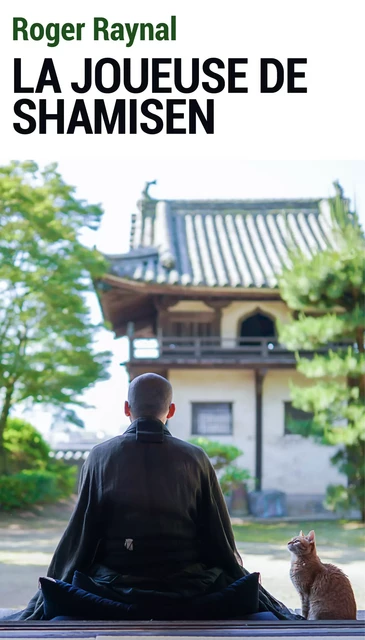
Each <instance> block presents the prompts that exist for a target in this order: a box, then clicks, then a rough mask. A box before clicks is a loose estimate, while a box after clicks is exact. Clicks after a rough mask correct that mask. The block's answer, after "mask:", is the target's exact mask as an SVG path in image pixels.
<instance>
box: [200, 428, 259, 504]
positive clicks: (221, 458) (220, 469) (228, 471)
mask: <svg viewBox="0 0 365 640" xmlns="http://www.w3.org/2000/svg"><path fill="white" fill-rule="evenodd" d="M189 442H191V443H192V444H195V445H196V446H198V447H201V448H202V449H204V451H205V453H206V454H207V456H208V457H209V458H210V459H211V462H212V464H213V466H214V468H215V470H216V471H217V474H218V478H219V483H220V486H221V489H222V491H223V493H224V494H225V495H227V494H228V493H230V492H231V491H232V489H235V488H236V487H237V486H238V485H240V484H241V483H242V482H246V481H247V480H250V479H251V475H250V474H249V472H248V471H247V470H246V469H243V468H242V467H240V466H237V465H235V464H232V463H233V462H234V461H235V460H236V459H237V458H239V457H240V456H241V455H242V453H243V452H242V451H241V449H239V448H238V447H235V446H234V445H232V444H222V443H221V442H216V441H215V440H209V438H203V437H202V436H198V437H195V438H191V439H190V440H189Z"/></svg>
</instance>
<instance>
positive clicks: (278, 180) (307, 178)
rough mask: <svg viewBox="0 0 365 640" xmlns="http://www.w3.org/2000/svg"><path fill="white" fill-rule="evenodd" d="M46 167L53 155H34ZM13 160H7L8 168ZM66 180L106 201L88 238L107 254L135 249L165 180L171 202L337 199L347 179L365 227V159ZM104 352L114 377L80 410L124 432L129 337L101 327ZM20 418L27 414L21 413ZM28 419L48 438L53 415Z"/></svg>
mask: <svg viewBox="0 0 365 640" xmlns="http://www.w3.org/2000/svg"><path fill="white" fill-rule="evenodd" d="M34 159H35V160H36V161H37V162H38V163H39V164H40V165H41V166H43V165H44V164H47V163H48V162H53V161H54V158H52V157H47V158H46V157H44V158H43V157H42V158H34ZM8 161H9V159H6V158H5V159H4V158H1V157H0V163H1V164H6V163H7V162H8ZM59 170H60V173H61V175H62V177H63V179H64V180H65V181H66V182H67V183H69V184H72V185H74V186H75V187H76V188H77V196H78V197H80V198H83V199H86V200H87V201H88V202H89V203H101V204H102V206H103V209H104V212H105V213H104V217H103V221H102V224H101V226H100V229H99V230H98V231H96V232H91V231H87V232H86V233H85V234H84V235H83V241H84V242H85V243H86V244H88V245H90V246H93V245H96V246H97V248H98V249H99V250H100V251H101V252H103V253H105V254H108V253H112V254H115V253H123V252H126V251H128V245H129V229H130V217H131V214H132V213H134V212H136V211H137V207H136V204H137V201H138V200H139V198H140V196H141V192H142V189H143V187H144V184H145V182H146V181H151V180H157V185H156V186H152V187H151V189H150V195H151V196H152V197H153V198H161V199H162V198H167V199H169V198H170V199H175V198H176V199H184V198H186V199H192V198H194V199H249V198H257V199H261V198H307V197H308V198H321V197H322V198H325V197H328V196H330V195H333V188H332V183H333V182H334V180H339V181H340V183H341V185H342V187H343V188H344V191H345V195H346V196H347V197H349V198H350V199H351V204H352V206H354V204H355V205H356V209H357V212H358V214H359V216H360V219H361V220H362V223H363V224H364V226H365V162H361V161H353V162H352V161H316V160H313V161H275V162H274V161H262V162H261V161H252V162H250V161H240V160H239V159H238V158H237V157H226V158H224V157H219V156H216V157H211V158H207V157H195V158H190V159H186V158H180V159H179V158H176V157H171V158H167V159H162V158H159V157H156V158H155V159H151V158H136V157H132V158H129V157H123V151H121V154H120V157H117V158H116V157H110V158H109V159H106V158H105V157H104V158H102V159H98V158H95V157H73V158H72V157H65V158H64V157H63V158H61V159H60V160H59ZM89 300H90V307H91V313H92V318H93V320H94V321H95V322H98V321H100V320H101V319H102V318H101V313H100V307H99V304H98V302H97V299H96V296H94V295H93V294H91V295H90V296H89ZM96 348H98V349H100V350H105V349H109V350H110V351H112V353H113V360H112V364H111V367H110V379H109V380H108V381H105V382H100V383H97V384H96V385H95V387H94V388H93V389H91V390H89V391H88V392H86V393H85V394H84V400H85V401H86V402H88V403H90V404H92V405H93V408H90V409H85V410H79V411H78V415H80V417H81V418H82V419H83V420H84V422H85V428H86V429H87V430H88V431H89V430H91V431H96V432H103V433H106V434H108V435H116V434H118V433H119V432H120V431H121V430H123V429H124V427H125V426H126V425H127V418H125V416H124V415H123V403H124V400H125V398H126V395H127V388H128V378H127V374H126V371H125V369H124V368H123V367H122V366H120V363H121V362H123V361H125V360H126V359H127V357H128V350H127V343H126V340H125V339H123V338H121V339H118V340H115V339H114V337H113V334H112V332H110V331H107V330H104V329H103V330H101V331H100V333H99V335H98V339H97V343H96ZM16 414H17V415H20V414H21V412H20V411H19V410H17V412H16ZM24 417H25V418H26V419H27V420H29V421H30V422H32V423H33V424H34V425H35V426H37V427H38V428H39V429H40V430H41V431H42V432H44V433H46V432H47V431H48V430H49V428H50V425H51V423H52V413H51V411H45V410H43V409H37V410H32V411H29V412H27V413H26V414H24Z"/></svg>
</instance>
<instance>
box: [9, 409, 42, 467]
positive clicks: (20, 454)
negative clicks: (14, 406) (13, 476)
mask: <svg viewBox="0 0 365 640" xmlns="http://www.w3.org/2000/svg"><path fill="white" fill-rule="evenodd" d="M4 448H5V451H6V452H7V466H8V468H9V470H10V471H11V472H13V473H17V472H18V471H21V470H22V469H40V470H41V469H46V468H47V466H48V464H49V459H50V458H49V454H50V451H51V448H50V446H49V445H48V444H47V443H46V441H45V440H44V438H43V437H42V435H41V434H40V433H39V431H37V429H35V427H33V425H31V424H30V423H29V422H26V421H25V420H22V419H21V418H8V420H7V422H6V427H5V430H4Z"/></svg>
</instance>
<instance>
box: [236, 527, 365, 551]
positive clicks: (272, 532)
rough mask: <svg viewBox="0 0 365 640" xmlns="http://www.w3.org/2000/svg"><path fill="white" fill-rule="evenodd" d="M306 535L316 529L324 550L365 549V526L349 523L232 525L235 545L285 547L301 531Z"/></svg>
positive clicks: (318, 539)
mask: <svg viewBox="0 0 365 640" xmlns="http://www.w3.org/2000/svg"><path fill="white" fill-rule="evenodd" d="M301 529H302V530H303V533H304V534H307V533H308V532H309V531H310V530H311V529H314V530H315V533H316V538H317V541H318V543H319V544H320V545H321V547H323V546H324V545H328V546H331V547H359V548H362V549H363V550H365V524H364V523H362V522H357V521H354V522H352V521H347V520H322V521H319V522H311V521H306V520H303V521H302V522H300V523H299V522H288V521H285V522H272V521H271V522H262V521H260V522H252V521H248V522H243V523H242V524H235V525H233V530H234V535H235V538H236V542H237V543H240V542H266V543H268V544H280V545H286V543H287V542H288V541H289V540H291V538H293V537H294V536H296V535H298V534H299V531H300V530H301Z"/></svg>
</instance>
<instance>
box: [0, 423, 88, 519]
mask: <svg viewBox="0 0 365 640" xmlns="http://www.w3.org/2000/svg"><path fill="white" fill-rule="evenodd" d="M4 442H5V450H6V451H7V469H8V470H9V472H10V474H9V475H2V476H0V510H9V509H15V508H24V507H26V506H29V505H32V504H35V503H37V502H56V501H57V500H59V499H61V498H67V497H69V496H70V495H71V494H72V492H73V490H74V487H75V483H76V474H77V468H76V467H70V466H69V465H67V464H65V462H64V461H63V460H55V459H52V458H50V455H49V454H50V452H51V448H50V447H49V445H48V444H47V443H46V441H45V440H44V439H43V437H42V435H41V434H40V433H39V432H38V431H37V429H35V428H34V427H33V426H32V425H31V424H30V423H29V422H25V421H24V420H21V419H19V418H10V419H8V421H7V424H6V428H5V432H4Z"/></svg>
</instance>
